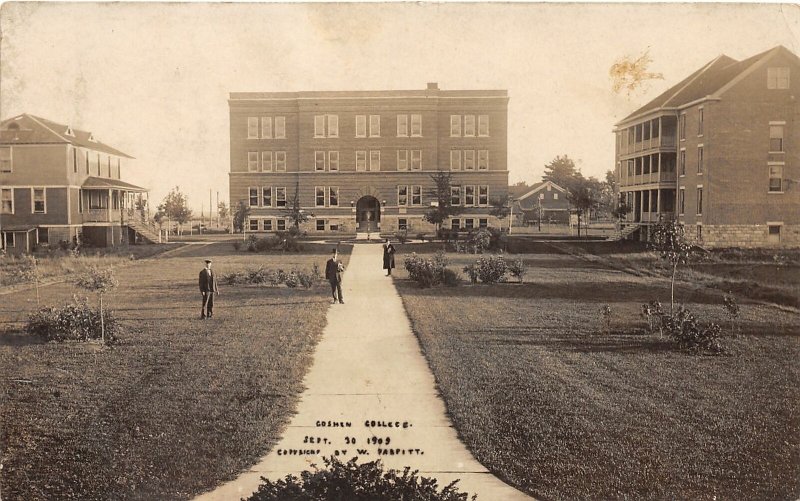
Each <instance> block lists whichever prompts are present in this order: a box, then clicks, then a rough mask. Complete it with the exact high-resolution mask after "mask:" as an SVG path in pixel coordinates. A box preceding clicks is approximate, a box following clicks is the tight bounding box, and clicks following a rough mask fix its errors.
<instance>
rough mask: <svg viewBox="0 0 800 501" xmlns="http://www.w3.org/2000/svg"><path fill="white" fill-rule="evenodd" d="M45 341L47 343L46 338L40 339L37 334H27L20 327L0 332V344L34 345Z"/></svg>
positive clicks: (13, 345) (15, 345)
mask: <svg viewBox="0 0 800 501" xmlns="http://www.w3.org/2000/svg"><path fill="white" fill-rule="evenodd" d="M8 323H11V322H8ZM16 323H18V322H16ZM45 343H47V340H45V339H42V338H40V337H38V336H33V335H31V334H28V333H27V332H25V331H23V330H20V329H11V330H6V331H3V332H0V346H12V347H20V346H34V345H38V344H45Z"/></svg>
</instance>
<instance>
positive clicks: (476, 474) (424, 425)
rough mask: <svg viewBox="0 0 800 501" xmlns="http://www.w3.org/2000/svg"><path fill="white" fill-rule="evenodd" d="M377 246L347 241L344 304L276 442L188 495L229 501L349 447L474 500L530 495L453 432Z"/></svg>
mask: <svg viewBox="0 0 800 501" xmlns="http://www.w3.org/2000/svg"><path fill="white" fill-rule="evenodd" d="M381 253H382V246H381V245H379V244H358V245H356V246H354V248H353V255H352V256H351V258H350V264H349V267H348V270H347V271H346V272H345V276H344V291H343V292H344V300H345V304H344V305H338V304H337V305H331V307H330V309H329V310H328V325H327V327H326V328H325V332H324V333H323V337H322V340H321V341H320V344H319V345H318V346H317V349H316V352H315V356H314V363H313V365H312V367H311V369H310V371H309V373H308V374H307V375H306V378H305V385H306V391H305V392H304V393H303V395H302V397H301V401H300V404H299V406H298V409H297V414H296V415H295V416H294V418H293V419H292V421H291V423H290V424H289V426H288V428H287V429H286V431H285V432H284V434H283V437H282V438H281V440H280V442H279V443H278V444H277V445H276V446H275V447H274V448H273V449H272V451H271V452H270V454H269V455H267V456H266V457H265V458H263V459H262V460H261V462H259V463H258V464H257V465H255V466H254V467H253V468H252V469H251V470H249V471H247V472H245V473H243V474H242V475H240V476H239V478H237V479H236V480H234V481H232V482H229V483H227V484H225V485H223V486H221V487H219V488H217V489H216V490H214V491H212V492H210V493H206V494H205V495H202V496H200V497H199V498H197V499H198V500H202V501H212V500H215V501H216V500H220V501H221V500H225V501H227V500H233V499H237V500H238V499H240V498H241V497H246V496H249V495H250V493H252V492H253V491H255V489H256V488H257V486H258V484H259V483H260V481H259V478H260V477H261V476H265V477H268V478H270V479H273V480H274V479H278V478H282V477H284V476H286V475H287V474H288V473H293V474H296V475H297V474H298V473H299V472H300V471H302V470H305V469H308V468H309V465H310V464H311V463H314V464H317V465H319V466H323V463H322V458H321V457H322V456H330V455H334V454H336V452H337V451H339V454H340V458H341V459H342V460H343V461H346V460H349V459H351V458H352V457H354V456H356V455H358V456H359V457H360V460H363V461H372V460H376V459H381V460H382V461H383V463H384V465H385V466H386V467H388V468H395V469H399V470H402V468H403V467H405V466H410V467H411V468H412V469H418V470H419V471H420V474H421V475H424V476H432V477H435V478H437V479H438V480H439V484H440V485H441V486H444V485H447V484H448V483H449V482H451V481H452V480H455V479H461V481H460V482H459V484H458V485H459V486H460V488H461V490H462V491H466V492H469V493H470V494H473V493H476V494H478V499H479V500H485V501H495V500H504V501H511V500H515V499H530V498H528V496H526V495H524V494H522V493H520V492H519V491H517V490H515V489H513V488H512V487H509V486H508V485H507V484H505V483H503V482H502V481H500V480H499V479H497V478H496V477H495V476H493V475H492V474H491V473H489V472H488V471H487V470H486V469H485V468H484V467H483V466H482V465H481V464H480V463H478V462H477V461H476V460H475V459H474V458H473V457H472V455H471V454H470V453H469V451H467V449H466V447H464V445H463V444H462V443H461V441H460V440H459V439H458V436H457V434H456V431H455V429H454V428H453V427H452V425H451V423H450V421H449V419H448V418H447V415H446V411H445V406H444V402H443V401H442V400H441V398H440V397H439V395H438V393H437V391H436V384H435V381H434V378H433V374H432V373H431V371H430V369H429V368H428V364H427V362H426V360H425V358H424V356H423V355H422V353H421V351H420V347H419V344H418V343H417V339H416V337H415V336H414V334H413V333H412V332H411V325H410V323H409V320H408V317H407V316H406V313H405V309H404V308H403V303H402V301H401V299H400V296H399V295H398V294H397V291H396V290H395V288H394V285H393V284H392V279H391V278H388V277H385V276H384V275H383V273H382V270H381ZM348 442H349V443H348ZM359 449H362V450H366V451H367V452H368V454H367V455H364V454H363V453H359V451H358V450H359ZM362 452H363V451H362Z"/></svg>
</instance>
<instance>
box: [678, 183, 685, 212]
mask: <svg viewBox="0 0 800 501" xmlns="http://www.w3.org/2000/svg"><path fill="white" fill-rule="evenodd" d="M678 210H679V211H680V212H678V214H680V215H683V213H684V212H685V210H686V190H684V189H683V188H681V191H679V192H678Z"/></svg>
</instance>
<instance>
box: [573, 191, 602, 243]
mask: <svg viewBox="0 0 800 501" xmlns="http://www.w3.org/2000/svg"><path fill="white" fill-rule="evenodd" d="M600 191H601V188H600V182H599V181H598V180H597V179H595V178H593V177H590V178H589V179H585V178H584V177H583V176H580V177H578V178H576V179H575V180H574V181H573V182H572V183H571V187H570V188H569V189H568V190H567V200H569V203H570V204H572V206H573V207H574V208H575V210H576V211H577V213H578V236H580V235H581V219H582V217H583V216H584V215H586V216H588V215H590V214H591V211H592V210H594V209H596V208H597V207H598V205H599V203H600Z"/></svg>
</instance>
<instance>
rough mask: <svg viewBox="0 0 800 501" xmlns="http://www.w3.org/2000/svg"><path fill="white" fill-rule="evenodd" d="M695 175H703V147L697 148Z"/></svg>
mask: <svg viewBox="0 0 800 501" xmlns="http://www.w3.org/2000/svg"><path fill="white" fill-rule="evenodd" d="M697 173H698V174H702V173H703V147H702V146H698V147H697Z"/></svg>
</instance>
